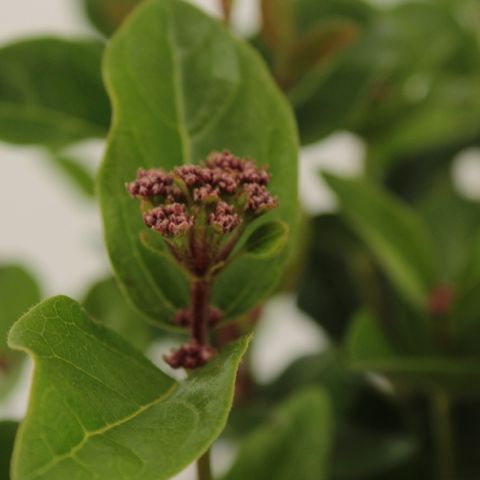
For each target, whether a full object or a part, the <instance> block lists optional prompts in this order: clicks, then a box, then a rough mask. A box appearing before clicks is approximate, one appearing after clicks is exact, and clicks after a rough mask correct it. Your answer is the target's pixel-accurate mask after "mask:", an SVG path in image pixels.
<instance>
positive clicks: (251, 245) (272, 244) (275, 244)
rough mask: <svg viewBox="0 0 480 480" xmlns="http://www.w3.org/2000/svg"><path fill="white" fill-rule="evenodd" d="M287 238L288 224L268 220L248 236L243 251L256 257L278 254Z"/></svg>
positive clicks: (268, 256) (269, 256)
mask: <svg viewBox="0 0 480 480" xmlns="http://www.w3.org/2000/svg"><path fill="white" fill-rule="evenodd" d="M287 239H288V225H286V224H285V223H283V222H268V223H264V224H263V225H260V227H258V228H257V229H256V230H255V231H254V232H253V233H252V234H251V235H250V236H249V237H248V238H247V241H246V242H245V246H244V247H243V251H244V252H245V253H247V254H249V255H253V256H254V257H257V258H271V257H273V256H275V255H277V254H279V253H280V252H281V251H282V249H283V247H284V246H285V243H286V242H287Z"/></svg>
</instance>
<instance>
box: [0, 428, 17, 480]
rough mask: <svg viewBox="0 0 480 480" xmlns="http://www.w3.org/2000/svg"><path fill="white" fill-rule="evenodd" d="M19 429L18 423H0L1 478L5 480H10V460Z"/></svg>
mask: <svg viewBox="0 0 480 480" xmlns="http://www.w3.org/2000/svg"><path fill="white" fill-rule="evenodd" d="M17 428H18V423H17V422H10V421H2V422H0V478H2V479H3V480H8V479H9V478H10V460H11V457H12V451H13V443H14V441H15V435H16V433H17Z"/></svg>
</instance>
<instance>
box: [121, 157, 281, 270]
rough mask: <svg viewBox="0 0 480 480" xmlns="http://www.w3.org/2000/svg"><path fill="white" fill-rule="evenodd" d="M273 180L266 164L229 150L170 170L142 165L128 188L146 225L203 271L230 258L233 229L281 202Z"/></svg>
mask: <svg viewBox="0 0 480 480" xmlns="http://www.w3.org/2000/svg"><path fill="white" fill-rule="evenodd" d="M269 181H270V175H269V174H268V172H267V169H266V168H265V167H261V168H259V167H257V166H256V164H255V163H254V162H253V161H252V160H249V159H245V158H239V157H236V156H235V155H233V154H231V153H230V152H227V151H225V152H222V153H218V152H215V153H212V154H210V155H209V156H208V158H207V160H206V161H205V162H203V163H202V164H200V165H183V166H181V167H176V168H174V169H173V170H172V171H170V172H165V171H163V170H161V169H158V168H154V169H150V170H144V169H141V170H139V171H138V173H137V178H136V180H135V181H133V182H131V183H129V184H127V190H128V191H129V193H130V194H131V195H132V196H133V197H135V198H138V199H140V200H141V202H142V211H143V216H144V217H143V218H144V222H145V225H146V226H147V227H149V228H151V229H152V230H154V231H156V232H158V233H159V234H161V235H162V236H163V237H164V238H165V240H166V241H167V243H168V244H169V246H170V248H171V249H172V250H173V253H174V255H175V258H177V259H179V260H180V261H181V262H182V263H183V264H184V265H185V266H186V267H187V268H188V269H189V270H191V271H192V272H193V273H195V274H197V275H204V274H205V273H206V271H208V269H209V268H211V267H213V266H214V265H215V264H216V263H219V262H221V261H224V260H225V259H226V258H225V257H226V256H228V254H229V253H230V251H231V250H232V247H233V246H232V244H231V242H229V239H231V237H232V236H235V232H240V231H242V230H243V228H244V227H245V226H246V225H245V224H246V223H248V222H249V221H251V220H252V219H253V218H255V217H257V216H259V215H261V214H263V213H265V212H267V211H269V210H271V209H273V208H275V207H276V206H277V198H276V197H274V196H273V195H272V194H271V193H270V192H269V191H268V188H267V187H268V183H269ZM227 245H228V249H227V251H225V248H226V247H227Z"/></svg>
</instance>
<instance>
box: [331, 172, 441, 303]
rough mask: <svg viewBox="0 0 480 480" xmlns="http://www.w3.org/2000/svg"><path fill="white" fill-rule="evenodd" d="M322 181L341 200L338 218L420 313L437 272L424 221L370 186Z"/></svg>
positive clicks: (347, 181)
mask: <svg viewBox="0 0 480 480" xmlns="http://www.w3.org/2000/svg"><path fill="white" fill-rule="evenodd" d="M324 177H325V179H326V181H327V183H328V184H329V186H330V187H331V188H332V189H333V191H334V192H335V194H336V195H337V197H338V199H339V201H340V212H341V214H342V215H344V217H345V218H346V220H347V221H348V222H349V223H350V225H351V226H352V228H354V229H355V231H356V232H357V234H358V235H359V236H360V237H361V238H362V240H363V241H364V242H365V244H366V245H367V246H368V247H369V249H370V250H371V251H372V253H373V255H375V257H376V258H377V260H378V261H379V262H380V263H381V265H382V267H383V268H384V269H385V272H386V274H387V275H388V276H389V277H390V278H391V280H392V282H394V283H395V285H396V286H397V288H398V289H399V290H400V291H401V292H402V293H403V295H405V298H406V299H407V300H409V301H410V302H412V304H413V305H415V306H417V307H419V308H420V309H421V308H424V307H425V306H426V301H427V298H428V294H429V292H430V291H431V290H432V288H433V287H434V286H435V285H436V284H437V282H438V271H439V268H438V260H437V256H436V250H435V244H434V242H433V240H432V238H431V237H430V232H429V231H428V229H427V228H426V226H425V225H424V223H423V222H422V219H421V218H420V217H419V216H417V214H416V213H415V211H414V210H412V209H410V208H408V207H407V206H406V205H403V204H402V203H401V202H400V201H399V200H397V199H396V198H395V197H393V196H392V195H390V194H389V193H388V192H387V191H383V190H381V189H380V188H379V187H377V186H375V185H374V184H373V183H370V182H368V181H366V180H362V179H355V180H351V179H348V180H347V179H341V178H338V177H333V176H331V175H324Z"/></svg>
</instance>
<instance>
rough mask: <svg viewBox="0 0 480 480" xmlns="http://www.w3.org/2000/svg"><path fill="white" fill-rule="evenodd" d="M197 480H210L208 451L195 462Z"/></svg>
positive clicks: (210, 470) (210, 471)
mask: <svg viewBox="0 0 480 480" xmlns="http://www.w3.org/2000/svg"><path fill="white" fill-rule="evenodd" d="M197 479H198V480H212V469H211V466H210V450H207V451H206V452H205V453H204V454H203V455H202V456H201V457H200V458H199V459H198V460H197Z"/></svg>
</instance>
